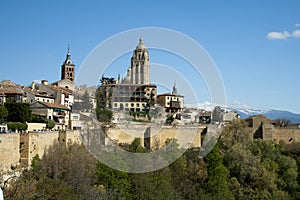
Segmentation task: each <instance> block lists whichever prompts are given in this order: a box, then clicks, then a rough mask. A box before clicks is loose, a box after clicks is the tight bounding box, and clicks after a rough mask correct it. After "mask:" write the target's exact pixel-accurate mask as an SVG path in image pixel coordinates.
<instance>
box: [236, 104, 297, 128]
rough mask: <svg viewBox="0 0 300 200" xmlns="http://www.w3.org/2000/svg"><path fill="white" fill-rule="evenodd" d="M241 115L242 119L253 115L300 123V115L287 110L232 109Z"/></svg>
mask: <svg viewBox="0 0 300 200" xmlns="http://www.w3.org/2000/svg"><path fill="white" fill-rule="evenodd" d="M232 110H235V111H236V112H237V113H239V114H240V116H241V118H242V119H244V118H247V117H249V116H252V115H259V114H261V115H264V116H266V117H268V118H270V119H272V120H275V119H289V120H290V121H291V123H292V124H297V123H298V124H299V123H300V114H295V113H292V112H289V111H285V110H275V109H270V110H255V109H234V108H233V109H232Z"/></svg>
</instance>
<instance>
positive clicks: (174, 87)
mask: <svg viewBox="0 0 300 200" xmlns="http://www.w3.org/2000/svg"><path fill="white" fill-rule="evenodd" d="M172 94H177V88H176V81H174V86H173V91H172Z"/></svg>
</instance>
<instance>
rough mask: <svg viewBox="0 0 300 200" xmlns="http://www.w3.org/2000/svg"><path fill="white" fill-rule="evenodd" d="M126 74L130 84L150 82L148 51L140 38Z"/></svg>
mask: <svg viewBox="0 0 300 200" xmlns="http://www.w3.org/2000/svg"><path fill="white" fill-rule="evenodd" d="M127 76H128V78H129V80H128V82H130V83H131V84H150V60H149V53H148V50H147V48H146V46H145V45H144V43H143V39H142V38H140V41H139V44H138V45H137V47H136V49H135V50H134V52H133V55H132V57H131V66H130V68H129V70H128V74H127Z"/></svg>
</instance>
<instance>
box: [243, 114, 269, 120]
mask: <svg viewBox="0 0 300 200" xmlns="http://www.w3.org/2000/svg"><path fill="white" fill-rule="evenodd" d="M256 117H263V118H267V119H269V118H268V117H266V116H264V115H262V114H258V115H252V116H249V117H247V118H246V119H245V120H249V119H253V118H256Z"/></svg>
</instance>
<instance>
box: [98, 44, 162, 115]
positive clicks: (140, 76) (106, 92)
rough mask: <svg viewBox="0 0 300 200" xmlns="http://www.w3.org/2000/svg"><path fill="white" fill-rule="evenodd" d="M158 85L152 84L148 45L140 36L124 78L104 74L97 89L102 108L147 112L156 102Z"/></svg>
mask: <svg viewBox="0 0 300 200" xmlns="http://www.w3.org/2000/svg"><path fill="white" fill-rule="evenodd" d="M156 92H157V87H156V85H153V84H150V61H149V53H148V50H147V48H146V46H145V45H144V43H143V40H142V38H140V41H139V44H138V45H137V47H136V49H135V50H134V52H133V56H132V57H131V66H130V67H129V68H128V71H127V75H126V77H125V78H123V79H122V80H121V79H120V76H118V79H117V80H115V79H114V78H108V77H104V76H102V79H101V85H100V87H99V88H98V90H97V95H98V104H99V106H100V107H102V108H109V109H114V110H124V111H132V112H145V111H147V109H149V105H153V104H154V103H155V102H156V97H157V95H156Z"/></svg>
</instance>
